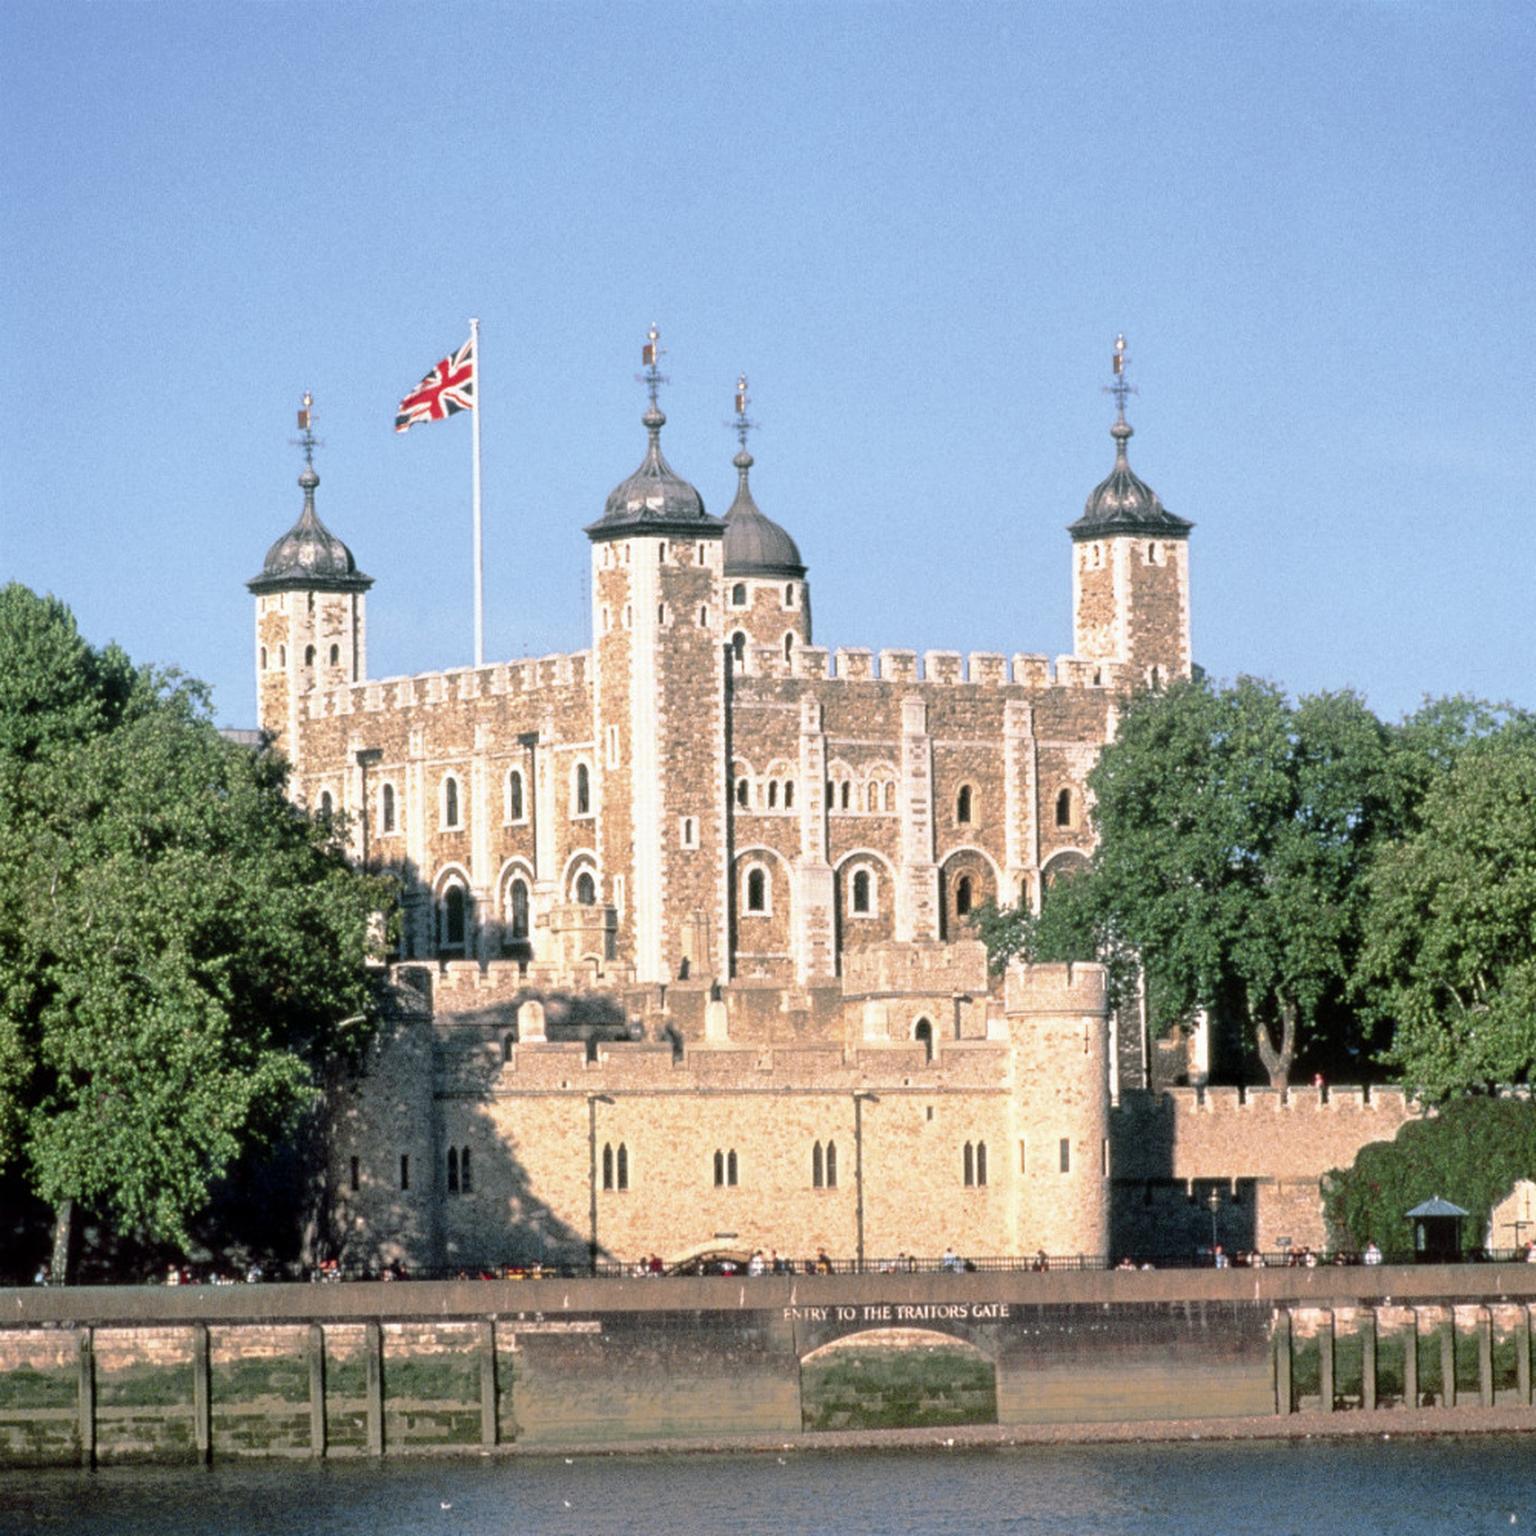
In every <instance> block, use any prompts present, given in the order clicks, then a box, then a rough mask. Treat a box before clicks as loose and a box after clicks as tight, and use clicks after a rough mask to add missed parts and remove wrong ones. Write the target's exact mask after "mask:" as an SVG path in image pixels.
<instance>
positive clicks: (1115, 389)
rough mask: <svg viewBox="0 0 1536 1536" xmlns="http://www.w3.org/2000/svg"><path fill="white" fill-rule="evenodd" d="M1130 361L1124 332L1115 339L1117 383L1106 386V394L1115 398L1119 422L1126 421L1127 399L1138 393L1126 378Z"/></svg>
mask: <svg viewBox="0 0 1536 1536" xmlns="http://www.w3.org/2000/svg"><path fill="white" fill-rule="evenodd" d="M1130 360H1131V359H1130V354H1129V353H1127V352H1126V350H1125V333H1124V332H1123V331H1122V332H1121V333H1120V335H1118V336H1116V337H1115V356H1114V362H1113V367H1114V371H1115V382H1114V383H1113V384H1106V385H1105V386H1104V393H1105V394H1106V395H1113V396H1114V397H1115V412H1116V415H1115V419H1116V420H1117V421H1124V420H1125V397H1126V396H1127V395H1134V394H1136V393H1138V391H1137V388H1136V386H1135V385H1134V384H1132V383H1131V381H1130V380H1129V379H1127V378H1126V376H1125V365H1126V364H1127V363H1128V362H1130Z"/></svg>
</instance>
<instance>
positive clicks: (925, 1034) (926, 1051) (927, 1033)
mask: <svg viewBox="0 0 1536 1536" xmlns="http://www.w3.org/2000/svg"><path fill="white" fill-rule="evenodd" d="M912 1038H913V1039H914V1040H916V1041H918V1042H919V1043H920V1044H921V1045H922V1048H923V1060H924V1061H932V1060H933V1024H932V1021H931V1020H928V1019H919V1020H918V1021H917V1023H916V1024H914V1025H913V1026H912Z"/></svg>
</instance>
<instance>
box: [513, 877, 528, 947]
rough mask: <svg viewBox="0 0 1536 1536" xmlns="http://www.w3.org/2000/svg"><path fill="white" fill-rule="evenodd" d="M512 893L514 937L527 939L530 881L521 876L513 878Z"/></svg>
mask: <svg viewBox="0 0 1536 1536" xmlns="http://www.w3.org/2000/svg"><path fill="white" fill-rule="evenodd" d="M510 895H511V898H512V899H511V902H510V903H509V905H510V906H511V909H512V937H513V938H514V939H526V938H527V937H528V882H527V881H526V880H524V879H523V878H522V877H521V876H519V877H518V878H517V879H515V880H513V882H512V886H511V891H510Z"/></svg>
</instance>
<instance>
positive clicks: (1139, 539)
mask: <svg viewBox="0 0 1536 1536" xmlns="http://www.w3.org/2000/svg"><path fill="white" fill-rule="evenodd" d="M1128 361H1129V359H1128V358H1127V356H1126V351H1125V337H1124V336H1117V337H1116V338H1115V353H1114V364H1113V367H1114V374H1113V382H1112V383H1111V384H1110V385H1109V392H1110V393H1111V394H1112V395H1114V397H1115V402H1116V407H1117V409H1116V414H1115V422H1114V425H1113V426H1112V427H1111V428H1110V429H1109V435H1110V436H1111V437H1112V438H1113V439H1114V440H1115V464H1114V468H1113V469H1112V470H1110V472H1109V474H1108V475H1107V476H1106V477H1105V478H1104V479H1103V480H1101V481H1100V482H1099V483H1098V485H1096V486H1095V487H1094V488H1093V491H1092V493H1091V494H1090V495H1089V497H1088V501H1087V504H1086V505H1085V506H1084V508H1083V515H1082V516H1081V517H1080V518H1078V520H1077V521H1076V522H1075V523H1073V524H1071V525H1070V527H1069V528H1068V532H1069V533H1070V534H1071V535H1072V636H1073V653H1074V654H1075V655H1077V656H1080V657H1082V658H1084V659H1085V660H1088V661H1112V662H1119V663H1122V664H1125V665H1127V666H1128V667H1129V668H1130V670H1131V673H1132V676H1133V677H1135V678H1136V679H1138V680H1139V681H1141V682H1143V683H1146V684H1148V685H1150V686H1152V687H1157V686H1159V685H1160V684H1163V683H1167V682H1170V681H1171V680H1172V679H1174V678H1176V677H1188V676H1189V673H1190V666H1191V658H1190V646H1189V532H1190V529H1191V528H1193V527H1194V526H1195V525H1194V524H1193V523H1191V522H1188V521H1187V520H1186V519H1184V518H1182V517H1175V516H1174V514H1173V513H1172V512H1170V511H1169V510H1168V509H1167V508H1166V507H1165V506H1164V505H1163V504H1162V502H1161V501H1160V500H1159V499H1158V495H1157V492H1156V491H1154V490H1153V489H1152V487H1151V486H1149V485H1148V484H1147V483H1146V481H1144V480H1142V479H1141V478H1140V476H1138V475H1137V474H1136V473H1135V471H1134V470H1132V468H1131V464H1130V459H1129V457H1128V456H1127V453H1126V444H1127V443H1129V442H1130V440H1131V437H1132V436H1133V429H1132V427H1131V424H1130V423H1129V422H1128V421H1127V420H1126V419H1125V397H1126V396H1127V395H1128V394H1130V393H1131V385H1130V384H1129V382H1128V381H1127V379H1126V376H1125V367H1126V363H1127V362H1128Z"/></svg>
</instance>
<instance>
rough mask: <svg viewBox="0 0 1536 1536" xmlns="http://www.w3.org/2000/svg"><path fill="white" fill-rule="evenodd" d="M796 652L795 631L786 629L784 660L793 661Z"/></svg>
mask: <svg viewBox="0 0 1536 1536" xmlns="http://www.w3.org/2000/svg"><path fill="white" fill-rule="evenodd" d="M794 654H795V632H794V630H792V629H786V630H785V631H784V660H785V661H791V660H793V658H794Z"/></svg>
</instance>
